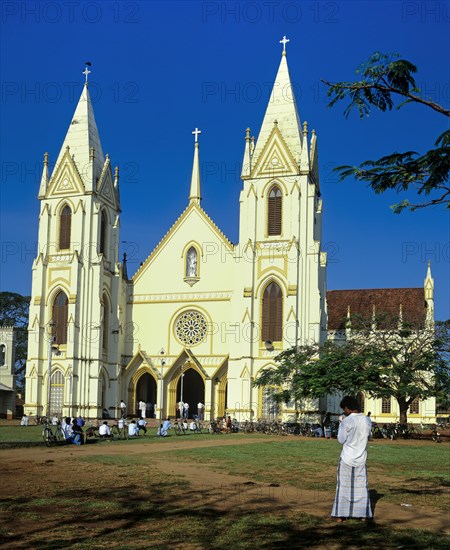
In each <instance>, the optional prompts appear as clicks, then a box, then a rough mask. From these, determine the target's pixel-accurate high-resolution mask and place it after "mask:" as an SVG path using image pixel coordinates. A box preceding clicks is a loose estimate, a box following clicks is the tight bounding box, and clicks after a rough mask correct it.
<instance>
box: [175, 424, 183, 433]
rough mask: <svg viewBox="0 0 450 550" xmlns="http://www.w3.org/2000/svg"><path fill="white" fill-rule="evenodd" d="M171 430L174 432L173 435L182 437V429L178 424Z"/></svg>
mask: <svg viewBox="0 0 450 550" xmlns="http://www.w3.org/2000/svg"><path fill="white" fill-rule="evenodd" d="M173 429H174V430H175V435H184V432H183V429H182V428H181V427H180V425H179V424H175V426H174V427H173Z"/></svg>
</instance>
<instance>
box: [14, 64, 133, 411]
mask: <svg viewBox="0 0 450 550" xmlns="http://www.w3.org/2000/svg"><path fill="white" fill-rule="evenodd" d="M84 74H85V75H86V83H85V85H84V87H83V91H82V94H81V97H80V99H79V102H78V104H77V107H76V110H75V114H74V115H73V118H72V121H71V123H70V126H69V129H68V131H67V134H66V137H65V139H64V143H63V145H62V147H61V150H60V153H59V155H58V158H57V160H56V163H55V167H54V170H53V172H52V174H50V173H49V158H48V154H47V153H45V155H44V169H43V173H42V179H41V184H40V188H39V195H38V198H39V200H40V213H39V236H38V253H37V256H36V258H35V260H34V263H33V275H32V296H31V304H30V318H29V327H28V330H29V343H28V360H27V370H26V402H25V412H27V413H28V414H39V415H46V414H51V415H53V414H54V413H57V414H59V415H75V414H82V415H83V416H90V417H93V416H99V415H101V410H102V408H103V407H108V406H110V405H114V404H115V403H116V401H117V398H118V397H117V395H115V394H117V393H118V390H117V387H116V386H115V382H114V381H115V380H117V378H118V375H119V370H120V368H119V363H120V361H119V343H118V341H117V334H118V332H119V330H118V329H119V324H120V319H119V304H118V296H120V295H121V286H123V285H124V282H122V273H121V269H122V268H121V265H120V264H119V263H118V243H119V214H120V204H119V171H118V168H116V169H115V172H114V175H113V172H112V167H111V162H110V159H109V156H108V155H106V157H105V156H104V154H103V150H102V146H101V142H100V137H99V133H98V130H97V125H96V122H95V118H94V111H93V108H92V104H91V99H90V96H89V87H88V74H89V70H88V68H87V67H86V70H85V71H84ZM108 400H109V401H111V403H109V402H107V401H108Z"/></svg>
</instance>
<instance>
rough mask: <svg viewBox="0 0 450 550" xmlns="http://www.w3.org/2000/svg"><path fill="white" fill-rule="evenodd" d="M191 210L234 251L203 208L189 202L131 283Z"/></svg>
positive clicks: (134, 280)
mask: <svg viewBox="0 0 450 550" xmlns="http://www.w3.org/2000/svg"><path fill="white" fill-rule="evenodd" d="M192 210H196V211H197V212H198V213H199V215H200V216H201V217H202V218H203V219H204V220H205V221H206V223H207V225H208V226H209V227H210V228H211V229H212V231H213V232H214V233H215V234H216V235H217V236H218V238H219V239H220V240H221V241H222V242H223V243H225V245H226V246H227V248H228V249H229V250H234V245H233V243H232V242H231V241H230V240H229V239H228V238H227V237H226V236H225V234H224V233H223V232H222V231H221V230H220V229H219V227H218V226H217V225H216V224H215V223H214V221H213V220H212V219H211V218H210V217H209V216H208V214H207V213H206V212H205V211H204V210H203V208H202V207H201V206H200V205H199V204H198V203H196V202H191V203H189V205H188V206H187V207H186V208H185V209H184V210H183V212H182V213H181V214H180V216H179V217H178V219H177V220H176V221H175V222H174V223H173V225H172V227H171V228H170V229H169V231H167V233H166V234H165V235H164V237H163V238H162V239H161V240H160V241H159V243H158V244H157V245H156V246H155V248H154V249H153V250H152V252H151V253H150V254H149V255H148V256H147V258H146V260H145V261H144V262H143V263H142V264H141V265H140V266H139V269H138V270H137V271H136V273H135V274H134V275H133V277H132V281H133V282H136V281H137V280H138V279H139V277H140V276H141V275H142V273H143V272H144V271H145V269H146V267H147V266H148V264H149V263H150V261H151V260H152V259H153V258H154V256H155V255H156V254H157V253H158V252H159V251H160V250H161V248H162V247H163V246H164V244H165V243H166V242H167V241H168V240H169V238H170V237H171V236H172V235H173V233H175V231H176V230H177V229H178V227H179V226H180V225H181V224H182V223H183V221H184V220H185V219H186V218H187V216H188V215H189V213H190V212H192Z"/></svg>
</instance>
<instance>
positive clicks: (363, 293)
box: [327, 288, 427, 330]
mask: <svg viewBox="0 0 450 550" xmlns="http://www.w3.org/2000/svg"><path fill="white" fill-rule="evenodd" d="M327 305H328V330H339V329H343V328H345V322H346V319H347V309H348V307H349V306H350V316H354V315H355V316H359V317H364V318H365V319H371V318H372V314H373V307H374V306H375V314H376V315H377V316H379V315H387V316H388V317H390V318H398V316H399V313H400V305H402V313H403V320H404V321H405V322H408V323H413V324H414V325H418V326H423V325H424V321H425V317H426V312H427V304H426V302H425V297H424V290H423V288H371V289H363V290H329V291H328V292H327Z"/></svg>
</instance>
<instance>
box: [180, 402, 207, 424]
mask: <svg viewBox="0 0 450 550" xmlns="http://www.w3.org/2000/svg"><path fill="white" fill-rule="evenodd" d="M196 417H197V419H198V420H199V421H200V422H202V421H203V420H204V418H205V405H204V403H203V402H202V401H199V402H198V404H197V415H196ZM177 418H183V419H185V420H187V419H188V418H190V416H189V403H187V402H184V401H183V400H181V401H179V402H178V404H177Z"/></svg>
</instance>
